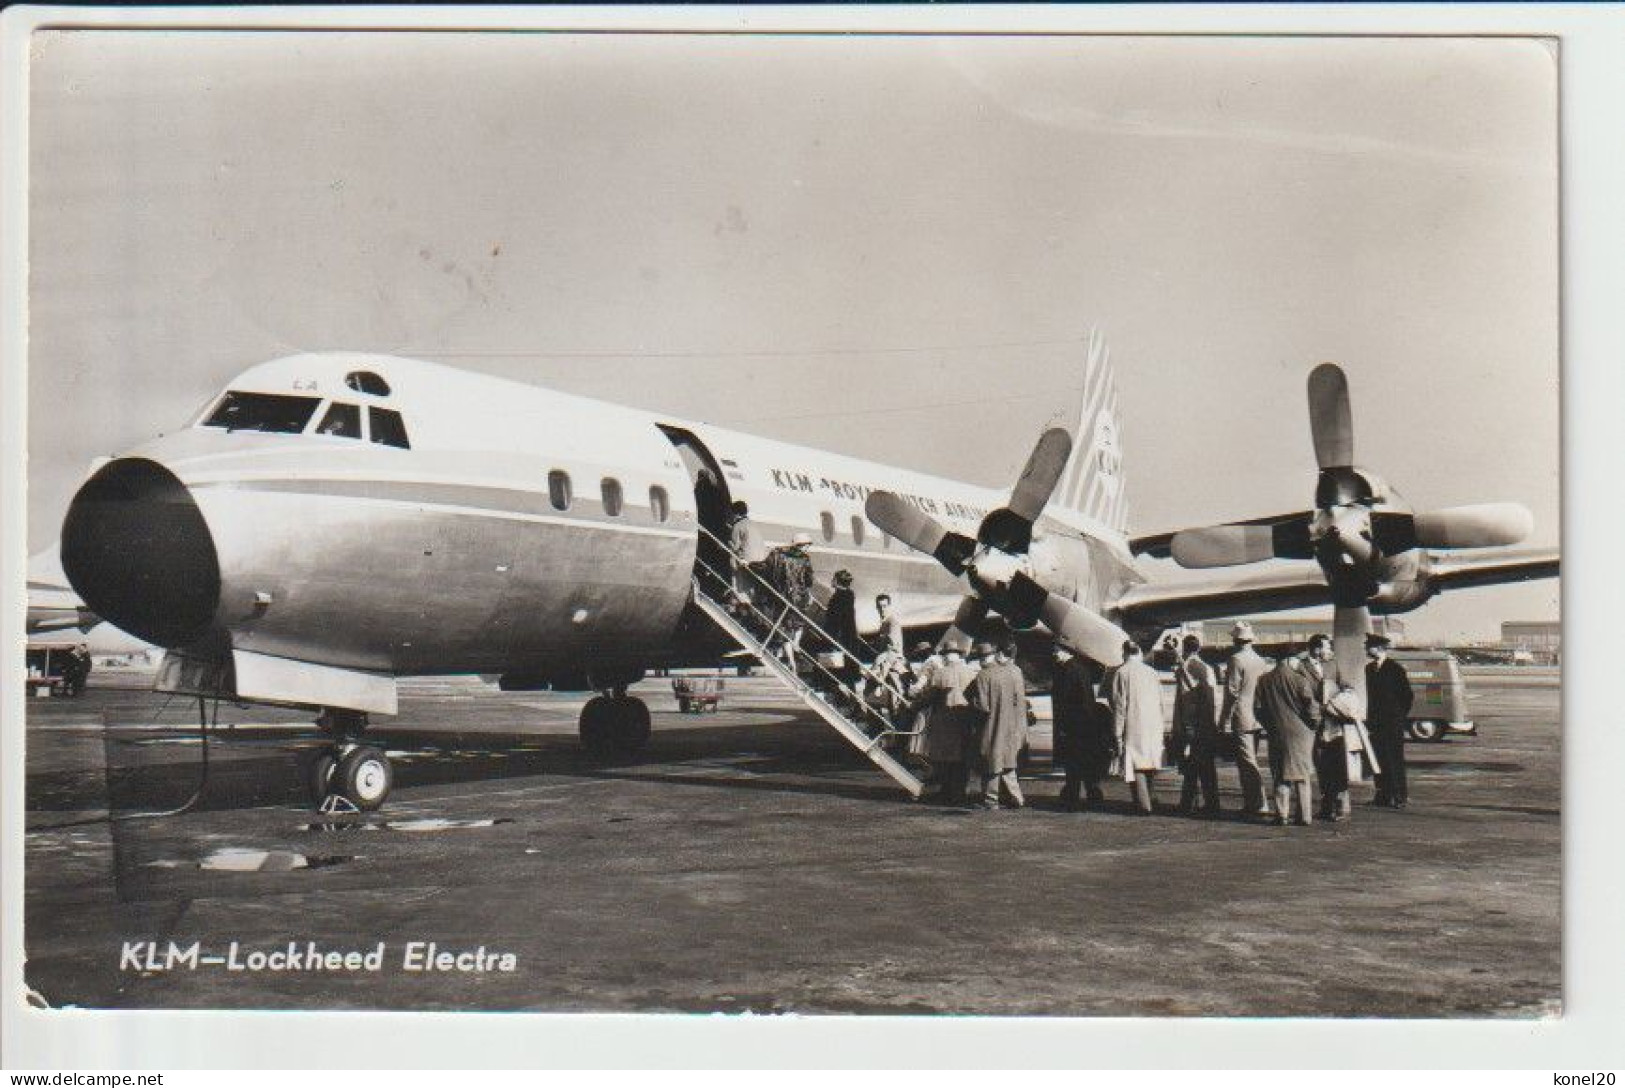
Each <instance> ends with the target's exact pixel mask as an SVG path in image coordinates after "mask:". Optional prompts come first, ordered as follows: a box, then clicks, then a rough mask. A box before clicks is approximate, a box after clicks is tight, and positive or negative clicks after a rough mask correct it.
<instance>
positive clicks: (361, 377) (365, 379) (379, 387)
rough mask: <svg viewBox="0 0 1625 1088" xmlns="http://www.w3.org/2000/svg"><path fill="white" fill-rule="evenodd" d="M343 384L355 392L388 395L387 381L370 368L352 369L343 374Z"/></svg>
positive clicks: (378, 395)
mask: <svg viewBox="0 0 1625 1088" xmlns="http://www.w3.org/2000/svg"><path fill="white" fill-rule="evenodd" d="M344 384H345V385H347V386H349V387H350V388H351V389H354V390H355V391H356V392H357V393H371V394H372V395H373V396H375V397H387V396H389V383H388V382H386V381H384V379H383V378H381V377H379V376H378V375H377V374H374V373H373V372H372V371H370V370H352V371H350V373H348V374H346V375H345V376H344Z"/></svg>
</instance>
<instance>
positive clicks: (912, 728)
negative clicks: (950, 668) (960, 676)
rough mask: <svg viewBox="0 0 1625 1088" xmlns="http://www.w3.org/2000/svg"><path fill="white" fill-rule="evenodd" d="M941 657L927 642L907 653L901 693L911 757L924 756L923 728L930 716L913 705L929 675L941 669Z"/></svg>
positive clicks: (927, 681)
mask: <svg viewBox="0 0 1625 1088" xmlns="http://www.w3.org/2000/svg"><path fill="white" fill-rule="evenodd" d="M942 662H943V657H942V654H940V653H938V652H937V650H936V648H935V647H933V646H932V645H931V643H929V642H925V641H920V642H916V643H915V644H914V648H913V649H912V650H910V651H909V652H908V668H907V673H906V674H905V676H904V677H903V692H904V695H905V696H906V697H907V702H906V704H905V706H904V713H905V716H906V717H907V718H908V719H909V721H908V728H909V732H910V733H912V734H913V735H912V736H910V737H909V741H908V750H909V753H910V754H911V755H918V756H923V755H924V754H925V726H926V720H927V718H928V717H929V716H930V715H929V713H928V711H927V710H924V709H920V708H918V707H917V706H916V705H915V700H916V698H917V697H918V696H919V694H920V693H921V692H922V691H924V690H925V686H926V685H927V684H928V683H930V681H931V674H932V673H934V672H936V671H937V670H938V669H940V668H941V667H942Z"/></svg>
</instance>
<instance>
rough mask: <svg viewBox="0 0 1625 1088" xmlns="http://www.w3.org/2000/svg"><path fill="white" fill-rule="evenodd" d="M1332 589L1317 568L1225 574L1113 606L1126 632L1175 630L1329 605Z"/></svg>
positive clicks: (1132, 596) (1139, 589) (1131, 593)
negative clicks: (1128, 629) (1224, 619)
mask: <svg viewBox="0 0 1625 1088" xmlns="http://www.w3.org/2000/svg"><path fill="white" fill-rule="evenodd" d="M1331 600H1332V592H1331V589H1330V588H1329V587H1328V586H1327V585H1326V576H1325V575H1324V574H1322V573H1321V570H1320V567H1319V565H1318V564H1315V563H1294V564H1292V565H1291V566H1283V567H1281V568H1279V569H1275V570H1268V571H1260V572H1258V573H1255V574H1244V575H1236V574H1223V573H1220V574H1218V575H1217V576H1216V577H1210V578H1192V579H1181V580H1180V581H1176V582H1146V583H1142V584H1140V585H1137V586H1133V587H1131V588H1130V589H1129V590H1128V591H1127V592H1126V593H1124V594H1123V595H1122V596H1121V597H1119V598H1118V599H1117V600H1116V601H1115V602H1113V604H1112V608H1113V610H1115V611H1116V612H1118V613H1119V616H1120V619H1119V622H1120V623H1122V624H1123V625H1124V626H1127V627H1157V628H1162V627H1177V626H1178V625H1179V624H1181V623H1186V622H1189V621H1191V620H1208V619H1219V618H1221V617H1225V616H1247V615H1251V614H1253V613H1255V612H1280V611H1284V610H1286V609H1291V608H1314V607H1316V606H1317V605H1324V604H1330V603H1331Z"/></svg>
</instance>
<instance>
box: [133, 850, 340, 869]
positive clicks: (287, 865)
mask: <svg viewBox="0 0 1625 1088" xmlns="http://www.w3.org/2000/svg"><path fill="white" fill-rule="evenodd" d="M354 860H355V858H354V857H353V856H348V855H340V856H333V857H311V856H310V855H308V854H301V853H298V852H296V851H293V850H244V849H241V848H238V847H227V848H226V849H224V850H216V851H215V852H214V853H212V854H209V855H208V856H206V857H205V858H204V859H203V860H202V861H176V860H174V859H172V858H164V859H161V860H159V861H149V862H147V866H148V867H149V868H153V869H211V870H214V871H216V872H225V873H288V872H292V871H293V870H295V869H325V868H327V867H328V866H331V865H343V864H344V863H345V862H348V861H354Z"/></svg>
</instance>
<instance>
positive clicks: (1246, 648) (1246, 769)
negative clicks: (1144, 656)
mask: <svg viewBox="0 0 1625 1088" xmlns="http://www.w3.org/2000/svg"><path fill="white" fill-rule="evenodd" d="M1230 641H1231V643H1233V644H1234V645H1235V650H1234V651H1233V652H1232V653H1231V654H1230V663H1229V664H1228V665H1227V666H1226V667H1225V673H1224V710H1223V711H1222V712H1221V713H1220V715H1219V731H1220V732H1221V733H1222V734H1223V735H1224V736H1226V737H1228V738H1230V744H1231V745H1232V750H1233V751H1234V752H1235V753H1236V775H1237V777H1239V778H1240V779H1241V806H1242V811H1243V812H1248V813H1251V814H1252V815H1254V816H1259V817H1263V818H1264V819H1268V818H1269V816H1270V804H1269V801H1268V800H1266V799H1265V797H1264V775H1263V771H1262V769H1261V768H1260V767H1259V765H1258V742H1259V738H1261V737H1262V736H1263V734H1264V727H1263V726H1262V725H1260V724H1259V721H1258V715H1257V714H1256V713H1255V712H1254V704H1255V702H1256V701H1257V699H1258V681H1259V678H1260V677H1262V676H1263V675H1264V674H1265V673H1267V672H1269V671H1270V663H1269V662H1268V661H1267V660H1265V658H1264V655H1262V654H1260V653H1259V652H1258V651H1257V650H1255V649H1253V628H1252V624H1250V623H1248V622H1247V621H1246V620H1238V621H1237V622H1236V625H1235V626H1234V627H1232V628H1230Z"/></svg>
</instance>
